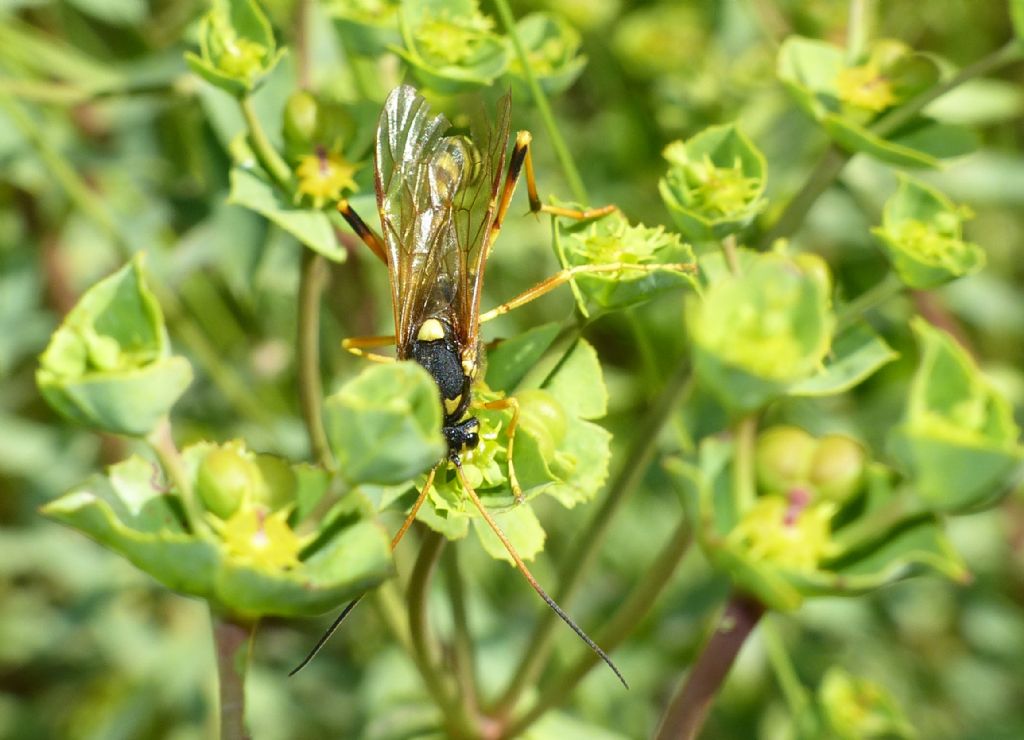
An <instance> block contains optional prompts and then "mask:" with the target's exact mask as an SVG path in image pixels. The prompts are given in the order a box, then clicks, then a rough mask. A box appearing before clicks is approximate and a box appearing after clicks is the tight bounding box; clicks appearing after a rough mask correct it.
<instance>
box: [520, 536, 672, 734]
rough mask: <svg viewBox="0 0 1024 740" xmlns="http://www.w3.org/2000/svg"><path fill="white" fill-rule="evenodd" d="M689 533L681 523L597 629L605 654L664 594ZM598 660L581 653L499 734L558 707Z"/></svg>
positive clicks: (524, 725) (528, 723)
mask: <svg viewBox="0 0 1024 740" xmlns="http://www.w3.org/2000/svg"><path fill="white" fill-rule="evenodd" d="M691 541H692V532H691V529H690V525H689V523H688V522H687V521H686V519H685V518H684V519H682V520H681V521H680V522H679V524H678V525H677V526H676V529H675V531H674V532H673V533H672V536H671V537H670V538H669V540H668V542H666V543H665V545H664V546H663V547H662V549H661V552H659V553H658V556H657V557H656V558H655V560H654V562H653V563H652V564H651V565H650V566H649V567H648V568H647V569H646V571H645V575H644V577H643V580H641V581H640V582H639V583H638V584H636V586H635V587H634V588H633V590H632V592H630V594H629V596H628V597H627V598H626V600H625V601H624V602H623V603H622V605H621V606H620V607H619V608H618V609H617V610H616V612H615V613H614V614H613V615H612V618H611V619H610V620H609V621H608V623H607V624H605V626H604V627H603V628H602V629H601V631H600V632H599V633H598V635H597V639H596V641H597V642H598V643H599V644H601V645H602V646H603V647H604V649H605V650H606V651H608V650H612V649H614V648H615V647H616V646H618V645H619V644H621V643H622V642H623V640H625V639H626V638H627V637H628V636H629V635H630V634H632V632H633V630H634V629H635V628H636V626H637V625H638V624H639V623H640V621H641V620H643V619H644V617H645V616H647V613H648V612H649V611H650V609H651V607H652V606H653V605H654V602H655V600H656V599H657V598H658V596H659V595H660V594H661V592H662V591H663V590H664V588H665V586H666V585H667V584H668V582H669V579H671V577H672V574H673V573H674V572H675V570H676V566H678V565H679V563H680V561H682V559H683V557H684V556H685V555H686V553H687V552H688V551H689V548H690V543H691ZM598 660H599V658H598V656H597V655H596V654H595V653H594V652H593V651H590V650H586V651H582V652H581V653H580V656H579V658H577V659H576V662H575V663H573V664H572V665H571V666H569V668H567V669H566V670H564V671H562V672H561V673H559V674H557V675H556V676H555V677H554V678H552V679H551V680H550V681H548V682H547V683H546V684H545V686H544V687H543V688H542V689H541V690H540V692H539V698H538V700H537V703H536V704H534V705H533V706H532V707H531V708H530V710H529V711H528V712H527V713H526V714H524V715H523V716H522V717H520V718H518V719H516V720H515V721H513V722H512V723H511V724H509V726H508V728H507V729H506V730H505V731H504V732H503V733H502V735H503V736H504V737H515V736H517V735H519V734H521V733H523V732H525V731H526V729H527V728H529V727H530V726H531V725H532V724H533V723H534V722H536V721H537V720H538V719H540V718H541V717H542V716H543V715H544V714H546V713H547V712H548V711H549V710H550V709H552V708H554V707H556V706H558V705H559V704H561V703H562V702H563V701H565V699H566V698H567V697H568V696H569V695H570V694H571V693H572V692H573V691H574V690H575V689H576V687H577V686H578V685H579V683H580V681H582V680H583V678H584V677H585V676H586V675H587V674H588V673H589V672H590V670H591V669H592V668H593V667H594V666H595V665H597V663H598Z"/></svg>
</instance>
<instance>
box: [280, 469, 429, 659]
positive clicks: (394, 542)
mask: <svg viewBox="0 0 1024 740" xmlns="http://www.w3.org/2000/svg"><path fill="white" fill-rule="evenodd" d="M442 464H443V462H442V463H439V464H438V465H435V466H434V467H433V468H431V470H430V473H428V474H427V480H426V482H425V483H424V484H423V488H422V489H421V490H420V494H419V496H417V497H416V502H415V503H414V504H413V505H412V509H410V510H409V515H408V516H407V517H406V518H405V521H404V522H403V523H402V526H401V527H400V528H399V530H398V532H396V533H395V536H394V537H392V538H391V551H392V552H394V551H395V548H396V547H398V543H399V542H401V541H402V538H403V537H405V533H406V532H408V531H409V527H411V526H412V523H413V522H414V521H415V520H416V514H417V513H419V510H420V507H421V506H423V502H424V501H425V500H426V498H427V493H428V492H429V491H430V486H431V485H433V483H434V474H435V473H437V468H438V467H440V465H442ZM365 595H366V594H361V595H359V596H357V597H356V598H354V599H352V601H350V602H349V603H348V606H346V607H345V608H344V609H342V610H341V614H339V615H338V618H337V619H335V620H334V623H333V624H332V625H331V626H330V627H328V628H327V631H326V632H324V633H323V634H322V635H321V636H320V639H319V640H318V641H317V643H316V645H314V646H313V649H312V650H310V651H309V655H307V656H306V657H305V658H304V659H303V660H302V662H301V663H299V664H298V665H297V666H295V667H294V668H292V670H291V672H290V673H289V674H288V675H289V676H294V675H295V674H296V673H298V672H299V671H301V670H302V669H303V668H305V667H306V666H307V665H309V662H310V661H311V660H313V658H315V657H316V654H317V653H319V652H320V651H321V650H322V649H323V646H324V645H326V644H327V641H328V640H330V639H331V637H333V636H334V633H335V632H337V631H338V628H339V627H340V626H341V623H342V622H344V621H345V617H347V616H348V615H349V614H351V613H352V610H353V609H355V608H356V605H357V604H358V603H359V602H360V601H361V600H362V598H363V596H365Z"/></svg>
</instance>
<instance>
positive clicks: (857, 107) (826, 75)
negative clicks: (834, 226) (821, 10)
mask: <svg viewBox="0 0 1024 740" xmlns="http://www.w3.org/2000/svg"><path fill="white" fill-rule="evenodd" d="M778 75H779V79H780V80H782V82H783V84H785V85H786V87H787V89H788V90H789V91H790V93H791V94H792V95H793V98H794V99H795V100H796V102H797V103H798V104H799V105H800V107H801V108H802V109H803V110H804V112H805V113H807V114H808V115H809V116H811V117H812V118H813V119H814V120H815V121H817V122H818V123H819V124H821V126H822V127H823V128H824V129H825V131H826V132H827V133H828V134H829V136H831V137H832V139H833V141H835V142H836V143H837V144H838V145H839V146H841V147H842V148H843V149H845V150H847V151H848V152H851V153H857V152H864V153H866V154H870V155H871V156H873V157H876V158H878V159H879V160H881V161H883V162H887V163H889V164H894V165H899V166H903V167H937V166H938V165H939V160H941V159H945V158H948V157H955V156H960V155H963V154H966V153H968V152H970V151H972V150H973V149H974V139H973V136H972V135H971V133H970V132H969V131H966V130H965V129H963V128H961V127H958V126H955V125H950V124H942V123H937V122H935V121H932V120H930V119H927V118H924V117H920V116H919V117H917V118H916V119H914V120H912V121H909V122H908V123H907V124H906V125H905V126H903V127H900V128H899V129H897V130H896V131H894V132H892V134H891V136H880V135H878V134H877V133H875V132H874V131H873V130H872V127H871V126H870V125H869V124H872V123H875V122H878V121H880V120H882V118H881V117H882V115H883V114H884V113H885V112H886V111H889V110H892V109H894V108H896V107H897V106H899V105H900V104H902V103H906V102H907V101H908V100H910V99H911V98H912V97H913V96H914V95H915V94H916V93H918V92H920V91H923V90H924V89H925V88H927V87H928V86H929V85H932V84H934V83H935V82H936V81H937V80H938V76H939V73H938V69H937V68H936V65H935V62H934V60H933V59H932V58H931V57H929V56H927V55H924V54H918V53H915V52H911V51H910V50H909V48H908V47H906V45H905V44H902V43H900V42H897V41H893V40H890V39H885V40H881V41H878V42H877V43H876V44H875V46H874V47H873V48H872V50H871V53H870V54H869V55H868V58H867V59H866V60H864V61H863V63H861V64H856V65H850V64H848V63H847V62H846V60H845V55H844V53H843V50H842V49H840V48H839V47H837V46H833V45H832V44H829V43H825V42H823V41H816V40H813V39H805V38H800V37H791V38H789V39H787V40H786V41H785V42H784V43H783V45H782V48H781V49H780V50H779V63H778Z"/></svg>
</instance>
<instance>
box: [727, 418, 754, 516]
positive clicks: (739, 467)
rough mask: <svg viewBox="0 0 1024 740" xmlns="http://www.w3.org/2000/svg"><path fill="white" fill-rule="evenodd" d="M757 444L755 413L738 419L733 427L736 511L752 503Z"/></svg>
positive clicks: (733, 483)
mask: <svg viewBox="0 0 1024 740" xmlns="http://www.w3.org/2000/svg"><path fill="white" fill-rule="evenodd" d="M756 444H757V414H749V415H747V416H744V417H743V418H742V419H740V420H739V421H738V422H737V423H736V426H735V427H734V429H733V445H734V447H733V459H732V495H733V505H734V506H735V507H736V511H746V510H747V509H749V508H750V507H751V506H753V504H754V498H755V497H756V496H757V491H756V490H755V489H756V487H755V480H754V479H755V472H754V450H755V446H756Z"/></svg>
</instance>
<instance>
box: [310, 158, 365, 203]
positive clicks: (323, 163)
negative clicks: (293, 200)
mask: <svg viewBox="0 0 1024 740" xmlns="http://www.w3.org/2000/svg"><path fill="white" fill-rule="evenodd" d="M358 169H359V166H358V165H355V164H352V163H351V162H349V161H347V160H346V159H345V158H344V157H342V156H341V155H340V154H335V153H333V152H332V153H330V154H328V153H327V152H323V151H318V152H316V153H315V154H308V155H306V156H305V157H303V158H302V159H301V160H300V161H299V166H298V168H297V169H296V170H295V175H296V177H298V179H299V190H298V193H297V197H298V198H301V197H302V196H303V195H308V196H309V197H310V198H312V199H313V206H314V207H315V208H322V207H323V205H324V204H325V203H328V202H330V201H335V200H338V199H339V198H341V194H342V192H344V191H345V190H355V189H356V181H355V179H354V178H353V175H355V173H356V170H358Z"/></svg>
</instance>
